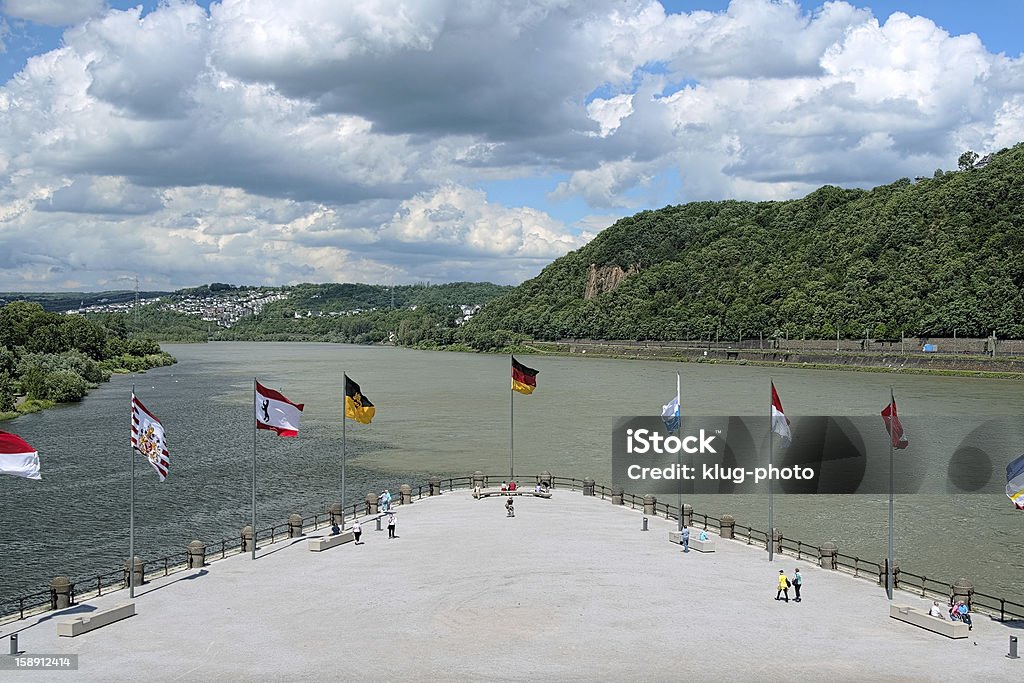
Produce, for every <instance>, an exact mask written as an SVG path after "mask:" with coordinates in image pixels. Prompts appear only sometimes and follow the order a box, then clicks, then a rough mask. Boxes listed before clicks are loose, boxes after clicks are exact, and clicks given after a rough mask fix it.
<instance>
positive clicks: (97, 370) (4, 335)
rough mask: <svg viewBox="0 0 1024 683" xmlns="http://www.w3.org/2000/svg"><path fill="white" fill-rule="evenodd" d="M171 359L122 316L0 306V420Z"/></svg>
mask: <svg viewBox="0 0 1024 683" xmlns="http://www.w3.org/2000/svg"><path fill="white" fill-rule="evenodd" d="M173 362H174V359H173V358H172V357H171V356H170V355H169V354H167V353H165V352H163V351H161V350H160V347H159V345H157V343H156V342H154V341H153V340H152V339H147V338H144V337H139V336H135V335H133V334H132V333H131V332H129V330H128V326H127V324H126V319H125V316H124V315H123V314H116V315H115V314H112V315H109V316H106V317H104V318H103V319H102V321H98V320H90V319H88V318H86V317H85V316H81V315H61V314H59V313H51V312H48V311H44V310H43V307H42V306H41V305H40V304H37V303H29V302H26V301H16V302H12V303H9V304H7V305H6V306H0V418H2V419H6V418H11V417H16V416H17V415H18V414H21V413H28V412H34V411H36V410H39V409H41V408H46V407H48V406H51V405H53V404H54V403H67V402H69V401H80V400H81V399H82V398H83V397H84V396H85V395H86V394H87V393H88V391H89V389H90V388H92V387H94V386H96V385H97V384H99V383H100V382H106V381H107V380H109V379H110V375H111V373H112V372H142V371H144V370H147V369H149V368H152V367H159V366H162V365H170V364H171V363H173ZM19 397H22V398H23V399H24V400H22V401H21V402H20V403H19V401H18V398H19Z"/></svg>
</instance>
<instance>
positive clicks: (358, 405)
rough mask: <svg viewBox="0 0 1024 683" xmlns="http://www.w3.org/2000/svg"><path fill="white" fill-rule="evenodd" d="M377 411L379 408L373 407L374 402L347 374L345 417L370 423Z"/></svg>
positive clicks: (365, 423)
mask: <svg viewBox="0 0 1024 683" xmlns="http://www.w3.org/2000/svg"><path fill="white" fill-rule="evenodd" d="M375 412H377V409H376V408H374V407H373V402H372V401H370V399H368V398H367V397H366V396H365V395H363V392H362V391H361V390H360V389H359V385H358V384H356V383H355V382H353V381H352V379H351V378H350V377H349V376H348V375H345V417H350V418H352V419H353V420H355V421H356V422H360V423H362V424H364V425H368V424H370V422H372V421H373V415H374V413H375Z"/></svg>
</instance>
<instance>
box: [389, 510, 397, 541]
mask: <svg viewBox="0 0 1024 683" xmlns="http://www.w3.org/2000/svg"><path fill="white" fill-rule="evenodd" d="M396 524H398V520H397V519H396V518H395V513H394V512H392V513H391V514H389V515H388V538H398V537H397V536H395V525H396Z"/></svg>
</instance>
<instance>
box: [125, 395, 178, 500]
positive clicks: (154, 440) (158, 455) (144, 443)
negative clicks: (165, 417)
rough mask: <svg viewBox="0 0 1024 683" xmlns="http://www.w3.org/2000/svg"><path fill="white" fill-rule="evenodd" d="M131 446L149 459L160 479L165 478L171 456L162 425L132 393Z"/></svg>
mask: <svg viewBox="0 0 1024 683" xmlns="http://www.w3.org/2000/svg"><path fill="white" fill-rule="evenodd" d="M132 448H133V449H134V450H136V451H138V452H139V453H140V454H142V455H143V456H145V458H146V459H147V460H149V464H150V465H152V466H153V469H154V470H156V474H157V476H158V477H160V481H163V480H164V479H166V478H167V471H168V469H169V468H170V465H171V458H170V456H169V455H168V454H167V441H166V440H165V439H164V426H163V425H162V424H161V423H160V420H158V419H156V416H155V415H153V413H151V412H149V410H147V409H146V406H144V405H142V401H140V400H139V399H138V398H136V397H135V394H134V393H132Z"/></svg>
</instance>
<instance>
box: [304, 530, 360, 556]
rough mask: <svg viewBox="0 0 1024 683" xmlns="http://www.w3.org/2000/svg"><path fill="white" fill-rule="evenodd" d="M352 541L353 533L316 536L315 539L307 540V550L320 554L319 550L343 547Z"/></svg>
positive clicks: (354, 536) (354, 538) (343, 532)
mask: <svg viewBox="0 0 1024 683" xmlns="http://www.w3.org/2000/svg"><path fill="white" fill-rule="evenodd" d="M354 540H356V534H355V532H354V531H342V532H341V533H340V534H334V535H333V536H317V537H316V538H311V539H309V549H310V550H312V551H314V552H320V551H321V550H327V549H328V548H333V547H335V546H339V545H344V544H345V543H349V542H350V541H354Z"/></svg>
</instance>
